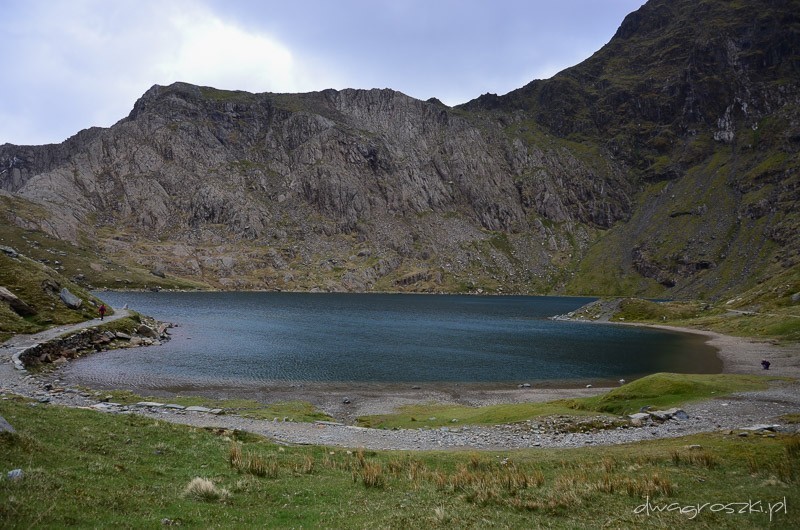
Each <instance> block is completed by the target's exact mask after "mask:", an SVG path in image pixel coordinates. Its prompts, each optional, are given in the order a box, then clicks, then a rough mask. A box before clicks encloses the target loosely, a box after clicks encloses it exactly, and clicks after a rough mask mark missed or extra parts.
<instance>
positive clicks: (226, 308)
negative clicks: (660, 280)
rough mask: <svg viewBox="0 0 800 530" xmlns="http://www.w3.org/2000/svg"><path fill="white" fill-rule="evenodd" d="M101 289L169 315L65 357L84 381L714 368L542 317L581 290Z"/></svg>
mask: <svg viewBox="0 0 800 530" xmlns="http://www.w3.org/2000/svg"><path fill="white" fill-rule="evenodd" d="M99 294H100V296H101V297H102V298H103V299H104V300H105V301H107V302H109V303H111V304H112V306H113V307H121V306H122V305H123V304H126V303H127V304H128V305H129V306H130V307H131V309H135V310H137V311H139V312H141V313H144V314H148V315H151V316H154V317H155V318H157V319H159V320H166V321H169V322H174V323H176V324H178V326H179V327H177V328H175V329H173V330H172V334H173V337H174V338H173V339H172V340H171V341H169V342H167V343H165V344H164V345H162V346H154V347H150V348H137V349H126V350H117V351H111V352H104V353H100V354H96V355H92V356H89V357H86V358H84V359H82V360H80V361H77V362H74V363H71V364H70V365H69V367H68V368H67V369H66V375H67V377H69V378H71V379H73V380H75V379H77V380H80V381H82V382H86V383H89V384H99V385H134V386H137V387H144V388H153V389H159V388H176V387H179V386H182V385H183V386H191V387H203V386H214V387H218V388H224V387H236V386H237V385H252V384H269V383H274V382H289V381H292V382H362V383H363V382H386V383H400V382H465V383H484V382H486V383H488V382H519V381H530V382H536V381H545V380H547V381H558V380H561V381H579V380H587V379H588V380H616V379H619V378H621V377H622V378H634V377H636V376H641V375H644V374H648V373H653V372H658V371H672V372H694V373H708V372H719V371H720V369H721V363H720V362H719V360H718V359H717V358H716V355H715V354H714V351H715V350H714V349H713V348H711V347H709V346H706V345H704V344H703V343H702V341H699V340H698V339H697V338H696V337H695V336H692V335H685V334H679V333H671V332H665V331H658V330H653V329H647V328H637V327H628V326H613V325H597V324H581V323H574V322H560V321H553V320H549V319H548V318H547V317H549V316H552V315H556V314H563V313H566V312H569V311H572V310H574V309H576V308H578V307H580V306H581V305H583V304H585V303H586V302H588V301H589V300H590V299H587V298H560V297H522V296H500V297H494V296H492V297H487V296H446V295H442V296H440V295H395V294H301V293H127V292H125V293H122V292H103V293H99Z"/></svg>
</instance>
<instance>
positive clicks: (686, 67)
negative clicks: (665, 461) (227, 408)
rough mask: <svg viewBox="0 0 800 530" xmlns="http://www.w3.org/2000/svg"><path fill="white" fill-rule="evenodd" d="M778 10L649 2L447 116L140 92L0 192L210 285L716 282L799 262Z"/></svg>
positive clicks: (395, 98) (7, 165)
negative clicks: (546, 72) (521, 79)
mask: <svg viewBox="0 0 800 530" xmlns="http://www.w3.org/2000/svg"><path fill="white" fill-rule="evenodd" d="M797 7H798V5H797V1H796V0H780V1H776V2H772V3H770V5H769V6H761V5H756V4H747V3H745V4H732V3H728V2H703V3H697V2H694V1H692V0H677V1H667V0H651V1H650V2H648V3H647V4H646V5H644V6H643V7H642V8H641V9H639V10H638V11H637V12H635V13H632V14H631V15H629V16H628V17H627V18H626V19H625V21H623V23H622V25H621V26H620V28H619V30H618V32H617V34H616V35H615V37H614V38H613V39H612V40H611V41H610V42H609V43H608V44H607V45H606V46H605V47H603V49H601V50H599V51H598V52H597V53H596V54H595V55H593V56H592V57H591V58H590V59H588V60H587V61H585V62H583V63H581V64H579V65H577V66H575V67H573V68H570V69H567V70H565V71H564V72H561V73H560V74H558V75H556V76H554V77H553V78H552V79H549V80H538V81H534V82H532V83H530V84H529V85H527V86H525V87H523V88H520V89H519V90H516V91H514V92H511V93H510V94H508V95H505V96H495V95H484V96H481V97H480V98H478V99H476V100H475V101H472V102H470V103H468V104H466V105H464V106H462V107H460V108H448V107H446V106H444V105H443V104H441V102H439V101H437V100H434V99H432V100H429V101H419V100H415V99H413V98H410V97H407V96H405V95H404V94H401V93H399V92H395V91H392V90H352V89H348V90H341V91H337V90H325V91H322V92H316V93H308V94H269V93H264V94H251V93H247V92H231V91H222V90H217V89H214V88H210V87H198V86H193V85H189V84H185V83H175V84H173V85H170V86H154V87H152V88H151V89H150V90H148V91H147V92H146V93H145V94H144V95H143V96H142V97H141V98H140V99H139V100H138V101H137V102H136V104H135V105H134V108H133V110H132V111H131V113H130V115H129V116H128V117H127V118H125V119H122V120H121V121H120V122H118V123H117V124H116V125H114V126H113V127H111V128H109V129H91V130H88V131H83V132H81V133H79V134H77V135H76V136H75V137H73V138H71V139H70V140H68V141H67V142H65V143H64V144H61V145H57V146H33V147H31V146H28V147H19V146H12V145H4V146H2V147H0V168H4V169H0V190H5V191H6V192H10V193H13V194H14V195H15V196H16V197H18V198H25V199H27V200H30V201H32V203H33V204H36V205H37V206H38V207H40V208H43V209H44V210H45V211H46V212H48V213H47V215H46V216H36V215H28V216H27V217H24V216H21V215H14V214H10V215H9V216H8V218H9V220H10V221H11V222H13V223H15V224H18V225H20V226H25V227H26V228H30V227H31V226H32V225H33V226H36V227H37V228H39V229H41V230H43V231H46V232H48V233H49V234H51V235H55V236H57V237H59V238H62V239H67V240H71V241H73V242H76V243H78V242H85V241H96V242H97V243H96V244H97V245H98V247H99V248H100V249H101V250H102V251H103V253H105V254H106V255H107V256H109V257H110V258H111V259H113V260H115V261H118V262H122V263H126V264H129V265H132V266H137V267H140V268H143V269H145V270H150V271H159V272H160V273H161V274H163V275H165V276H185V277H192V278H196V279H200V280H202V281H205V282H207V283H209V284H211V285H213V286H217V287H223V288H259V289H262V288H265V289H303V290H317V289H319V290H356V291H361V290H372V289H380V290H418V291H459V292H460V291H481V292H500V291H501V290H505V291H506V292H508V291H515V292H549V291H554V290H560V289H562V288H564V286H567V288H568V289H570V290H571V291H574V292H582V293H603V292H606V291H608V292H620V291H621V290H626V289H627V290H630V289H631V288H633V289H635V290H637V291H638V292H639V293H640V294H653V295H664V294H669V295H678V296H682V295H692V294H693V293H694V294H696V293H698V292H704V293H706V294H710V295H718V294H721V293H723V292H726V291H727V290H730V289H734V288H736V287H737V286H741V285H742V284H743V283H746V282H748V281H753V279H754V278H755V277H757V276H758V274H759V273H760V272H759V271H765V270H766V267H767V265H768V264H769V263H772V262H774V261H778V262H780V263H781V264H782V266H783V267H784V268H791V267H794V266H797V264H798V261H799V260H800V243H798V240H797V238H795V237H793V235H794V234H796V233H797V229H798V227H800V220H798V218H797V215H796V213H794V212H795V209H796V208H795V206H796V204H797V202H798V198H799V197H798V194H799V193H800V192H799V191H798V189H800V188H798V186H797V182H796V178H797V177H796V171H794V169H795V168H796V167H797V166H798V162H799V161H798V158H797V157H798V155H797V153H798V152H800V149H798V147H800V146H798V143H800V134H798V130H800V125H798V123H800V119H799V118H800V110H799V109H800V88H798V87H799V86H800V84H798V72H800V59H798V57H800V32H798V31H797V27H798V20H799V19H798V15H797V13H798V12H800V9H795V8H797ZM754 240H763V241H765V243H763V244H761V243H758V244H755V245H754V244H753V241H754ZM593 245H594V246H593ZM162 277H163V276H162ZM631 278H633V281H628V280H629V279H631ZM632 286H636V287H632Z"/></svg>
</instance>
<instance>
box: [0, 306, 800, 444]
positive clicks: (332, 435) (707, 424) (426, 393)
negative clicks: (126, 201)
mask: <svg viewBox="0 0 800 530" xmlns="http://www.w3.org/2000/svg"><path fill="white" fill-rule="evenodd" d="M96 323H97V322H96V321H90V322H89V323H87V327H89V326H92V325H94V324H96ZM623 324H624V325H641V326H644V327H654V328H659V329H664V330H668V331H673V332H681V333H689V334H695V335H700V336H704V337H706V340H705V341H706V342H707V343H708V344H709V345H711V346H713V347H715V348H716V349H717V356H718V357H719V358H720V359H721V361H722V373H732V374H758V375H770V376H775V377H790V378H795V379H797V378H800V344H789V345H778V344H774V343H772V342H770V341H766V340H757V339H752V338H742V337H733V336H729V335H722V334H719V333H716V332H712V331H707V330H697V329H692V328H678V327H674V326H662V325H648V324H634V323H623ZM47 333H48V334H50V335H54V334H59V333H61V332H59V331H57V330H49V331H48V332H47ZM34 337H35V336H33V337H31V336H27V337H25V336H22V337H20V336H18V337H16V339H17V340H14V339H12V340H10V341H7V342H6V343H4V344H2V345H0V361H3V362H2V363H0V394H18V395H23V396H27V397H30V398H33V399H36V400H38V401H40V402H41V403H52V404H56V405H63V406H68V407H80V408H93V409H95V410H102V411H105V412H112V413H115V412H119V413H136V414H143V415H146V416H148V417H153V418H157V419H161V420H164V421H168V422H173V423H180V424H186V425H193V426H196V427H215V428H226V429H240V430H246V431H249V432H253V433H256V434H261V435H264V436H266V437H268V438H271V439H273V440H274V441H276V442H277V443H287V444H313V445H326V446H331V445H332V446H341V447H365V448H371V449H398V450H432V449H438V450H441V449H466V448H469V449H481V450H489V449H492V450H498V449H515V448H526V447H527V448H529V447H582V446H585V445H587V444H595V445H606V444H619V443H629V442H636V441H641V440H652V439H656V438H664V437H675V436H684V435H688V434H694V433H699V432H709V431H716V430H720V429H736V428H744V427H746V426H747V425H754V424H757V423H764V422H769V421H770V420H775V418H777V417H778V416H780V415H782V414H787V413H800V382H798V381H797V380H795V381H793V382H789V383H787V382H780V383H776V384H772V385H771V386H770V389H768V390H765V391H759V392H746V393H741V394H736V395H732V396H725V397H723V398H715V399H711V400H707V401H703V402H699V403H691V404H689V405H687V406H686V407H684V408H685V410H686V411H687V412H688V413H689V416H690V420H687V421H681V422H675V421H668V422H665V423H663V424H658V425H653V424H651V425H647V426H644V427H636V428H625V429H616V430H600V431H597V432H591V433H559V432H552V433H543V434H536V435H535V436H529V435H527V434H524V433H523V434H521V433H522V431H520V429H522V430H523V431H524V432H525V433H527V432H528V431H527V430H525V429H527V428H528V427H526V426H525V425H526V424H527V425H531V422H530V421H529V422H524V423H523V424H522V426H520V425H519V424H511V425H497V426H468V425H465V426H462V427H458V426H455V427H453V428H442V429H424V428H423V429H400V430H397V431H385V430H381V429H367V428H362V427H354V426H351V425H348V424H351V423H352V422H354V421H355V418H356V417H359V416H366V415H374V414H388V413H392V412H395V411H396V410H397V408H398V407H401V406H403V405H411V404H427V403H431V402H436V403H440V404H444V405H447V404H452V405H467V406H474V407H480V406H487V405H494V404H511V403H524V402H545V401H552V400H557V399H563V398H575V397H586V396H592V395H597V394H601V393H604V392H606V391H608V390H609V388H613V387H615V386H618V385H611V386H593V387H592V388H586V387H583V388H581V387H577V388H576V387H567V388H564V387H563V386H562V385H558V384H557V383H555V384H553V382H550V384H548V385H537V386H531V387H524V388H519V387H515V386H511V385H509V386H508V387H506V388H477V387H475V386H472V385H469V384H441V383H428V384H419V385H418V384H413V386H412V383H408V384H407V385H406V384H405V383H402V384H401V385H403V386H405V388H399V387H397V385H396V384H395V385H394V386H392V387H390V388H387V387H386V385H382V384H375V385H368V386H365V385H349V384H340V385H337V387H336V388H333V387H331V386H327V387H326V386H324V385H317V384H313V385H312V384H302V385H296V386H291V384H290V385H283V387H279V388H269V389H266V390H265V391H264V395H263V396H258V397H260V398H262V399H258V397H257V400H259V401H264V402H278V401H293V400H299V401H308V402H310V403H312V404H313V405H314V406H316V407H317V408H318V409H319V410H322V411H323V412H325V413H327V414H329V415H331V416H332V417H334V418H336V420H337V422H336V423H334V424H331V425H324V424H319V423H293V422H277V423H276V422H275V421H266V420H251V419H247V418H242V417H239V416H235V415H220V416H216V415H209V414H202V413H187V412H184V411H171V410H165V409H153V408H141V409H136V407H134V409H136V410H130V409H128V408H120V409H118V410H117V409H115V408H114V407H111V406H108V404H106V403H101V402H100V401H102V399H101V397H100V396H102V395H103V393H102V390H101V391H99V392H93V391H88V392H87V391H83V390H79V389H75V388H69V387H67V388H66V389H65V388H57V385H61V384H63V383H62V382H60V380H59V377H58V375H59V372H58V371H55V372H53V373H51V374H47V375H36V376H33V375H30V374H28V373H27V372H22V371H19V370H17V369H15V368H13V365H12V363H11V361H10V358H11V356H12V353H13V349H14V347H13V345H12V347H9V343H17V344H19V343H25V344H30V343H31V342H32V341H34V340H35V339H34ZM762 358H767V359H769V360H770V362H772V369H771V370H769V371H766V370H763V369H762V368H761V365H760V361H761V359H762ZM490 386H493V385H490ZM194 393H195V392H182V395H192V394H194ZM196 393H197V394H201V395H202V394H203V392H202V391H198V392H196ZM142 395H143V396H144V395H146V394H142ZM172 395H175V394H174V393H173V394H172ZM338 422H341V423H338ZM535 423H536V422H535V421H534V422H533V424H535ZM789 428H793V426H790V427H789ZM537 432H538V431H537Z"/></svg>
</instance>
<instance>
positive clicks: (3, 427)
mask: <svg viewBox="0 0 800 530" xmlns="http://www.w3.org/2000/svg"><path fill="white" fill-rule="evenodd" d="M0 432H10V433H12V434H13V433H15V432H17V431H16V430H15V429H14V427H12V426H11V424H10V423H8V421H6V419H5V418H4V417H2V416H0Z"/></svg>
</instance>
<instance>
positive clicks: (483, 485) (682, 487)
mask: <svg viewBox="0 0 800 530" xmlns="http://www.w3.org/2000/svg"><path fill="white" fill-rule="evenodd" d="M0 415H2V416H3V417H5V418H6V419H7V420H8V421H9V422H10V423H11V424H12V425H13V426H14V427H15V428H16V429H17V433H16V434H8V433H4V434H1V435H0V462H2V468H1V469H0V471H2V475H3V478H2V479H0V527H3V528H31V527H35V528H64V527H68V526H78V527H124V528H157V527H161V526H164V525H181V526H182V527H190V528H191V527H195V528H196V527H200V528H209V527H224V528H252V527H292V528H319V527H323V528H406V527H410V526H412V525H414V526H418V525H424V526H427V527H433V528H487V527H501V528H504V527H505V528H536V527H553V528H597V527H612V528H617V527H633V526H636V527H644V528H666V527H676V526H678V525H686V524H692V526H693V527H697V528H737V527H738V528H740V527H742V526H745V527H748V528H749V527H770V528H797V527H798V526H799V525H800V511H798V509H797V506H798V502H800V488H798V487H797V486H798V483H800V437H797V436H795V437H790V436H784V435H777V436H775V437H767V436H756V435H750V436H748V437H739V436H737V435H735V434H723V433H720V434H709V435H702V436H692V437H688V438H682V439H676V440H658V441H653V442H650V443H639V444H633V445H624V446H614V447H602V448H588V447H587V448H581V449H537V450H525V451H507V452H502V453H480V454H479V453H466V452H373V451H363V450H355V451H346V450H342V449H338V448H337V449H328V448H322V447H280V446H277V445H274V444H272V443H270V442H268V441H267V440H265V439H263V438H260V437H256V436H253V435H248V434H245V433H241V432H232V431H213V430H204V429H196V428H191V427H185V426H179V425H172V424H167V423H163V422H159V421H155V420H152V419H148V418H144V417H140V416H135V415H107V414H102V413H97V412H94V411H88V410H76V409H65V408H60V407H54V406H45V405H36V406H32V405H31V404H30V403H27V402H25V401H23V400H21V399H5V400H3V401H0ZM54 433H58V435H55V434H54ZM13 469H22V470H23V476H22V478H19V479H16V480H13V479H9V478H5V476H6V474H7V473H8V471H11V470H13ZM648 503H649V504H648ZM706 503H708V504H706ZM739 503H741V504H739ZM698 505H699V506H703V505H705V506H704V507H702V508H698ZM661 509H664V511H661ZM770 512H771V513H770Z"/></svg>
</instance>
